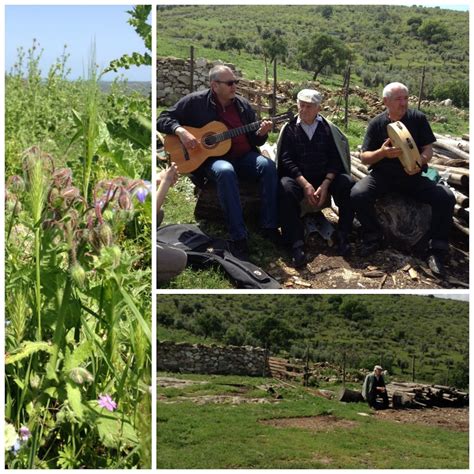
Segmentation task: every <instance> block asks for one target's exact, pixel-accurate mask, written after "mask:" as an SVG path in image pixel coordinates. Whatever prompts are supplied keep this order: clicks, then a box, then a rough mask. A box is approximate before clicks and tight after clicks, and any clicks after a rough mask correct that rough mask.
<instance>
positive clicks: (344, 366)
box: [342, 351, 346, 388]
mask: <svg viewBox="0 0 474 474" xmlns="http://www.w3.org/2000/svg"><path fill="white" fill-rule="evenodd" d="M342 386H343V388H346V351H344V352H343V353H342Z"/></svg>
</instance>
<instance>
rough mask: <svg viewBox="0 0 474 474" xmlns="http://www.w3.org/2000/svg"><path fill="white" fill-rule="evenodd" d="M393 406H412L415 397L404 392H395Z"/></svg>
mask: <svg viewBox="0 0 474 474" xmlns="http://www.w3.org/2000/svg"><path fill="white" fill-rule="evenodd" d="M392 406H393V408H410V407H412V406H413V398H412V397H411V396H410V395H407V394H406V393H403V392H393V394H392Z"/></svg>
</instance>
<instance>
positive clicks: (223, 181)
mask: <svg viewBox="0 0 474 474" xmlns="http://www.w3.org/2000/svg"><path fill="white" fill-rule="evenodd" d="M209 82H210V88H209V89H206V90H204V91H199V92H194V93H192V94H189V95H187V96H185V97H183V98H182V99H180V100H179V101H178V102H177V104H176V105H175V106H174V107H171V108H170V109H169V110H166V111H164V112H162V113H161V114H160V116H159V118H158V122H157V128H158V131H160V132H163V133H167V134H175V135H177V136H178V137H179V139H180V140H181V142H182V144H183V146H184V147H185V148H186V149H187V150H193V149H194V148H195V147H199V146H200V144H199V142H198V140H197V139H196V137H195V136H194V135H193V134H192V133H190V132H189V131H188V130H186V129H185V128H184V126H190V127H195V128H201V127H203V126H205V125H207V124H208V123H209V122H211V121H213V120H217V121H220V122H223V123H224V124H225V125H226V126H227V128H229V129H234V128H238V127H241V126H243V125H246V124H249V123H252V122H256V121H257V116H256V114H255V112H254V110H253V109H252V107H251V106H250V104H249V102H248V101H247V100H246V99H244V98H242V97H240V96H237V95H236V84H237V83H238V82H239V81H238V80H237V79H236V77H235V75H234V73H233V71H232V69H230V68H229V67H227V66H222V65H218V66H214V67H213V68H212V69H211V70H210V71H209ZM271 127H272V122H271V121H268V120H264V121H262V123H261V126H260V128H259V129H258V130H257V131H256V132H250V133H247V134H243V135H239V136H236V137H234V138H232V146H231V148H230V151H229V152H228V153H227V154H226V155H224V156H221V157H218V158H215V157H210V158H208V159H207V160H206V161H205V162H204V163H203V164H202V165H201V166H200V167H199V169H198V170H197V172H198V173H202V174H204V176H206V177H207V178H208V179H210V180H211V181H213V182H215V183H216V185H217V195H218V196H219V202H220V205H221V207H222V209H223V211H224V215H225V217H226V219H227V226H228V230H229V233H230V236H231V239H232V241H233V253H234V254H235V255H236V256H237V257H238V258H241V259H245V260H248V241H247V239H248V232H247V229H246V226H245V223H244V219H243V214H242V207H241V204H240V194H239V179H252V180H256V181H258V182H259V183H260V193H261V202H262V205H261V210H260V224H261V228H262V235H263V236H264V237H266V238H268V239H270V240H272V241H274V242H277V241H278V238H279V236H280V234H279V231H278V215H277V186H278V177H277V172H276V167H275V164H274V163H273V161H271V160H270V159H268V158H266V157H264V156H262V155H261V154H260V153H259V151H258V148H257V146H260V145H263V144H264V143H265V141H266V139H267V134H268V132H269V130H270V129H271Z"/></svg>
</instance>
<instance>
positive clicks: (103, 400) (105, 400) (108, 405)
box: [99, 394, 117, 411]
mask: <svg viewBox="0 0 474 474" xmlns="http://www.w3.org/2000/svg"><path fill="white" fill-rule="evenodd" d="M99 406H101V407H102V408H105V409H106V410H109V411H114V410H115V409H116V408H117V403H116V402H114V401H113V400H112V397H111V396H110V395H108V394H106V395H101V396H100V397H99Z"/></svg>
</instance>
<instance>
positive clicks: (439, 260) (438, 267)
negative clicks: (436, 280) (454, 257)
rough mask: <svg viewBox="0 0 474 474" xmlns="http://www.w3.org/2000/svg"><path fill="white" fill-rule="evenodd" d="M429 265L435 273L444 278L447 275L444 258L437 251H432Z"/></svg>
mask: <svg viewBox="0 0 474 474" xmlns="http://www.w3.org/2000/svg"><path fill="white" fill-rule="evenodd" d="M428 266H429V267H430V270H431V271H432V272H433V274H434V275H436V276H438V277H440V278H444V277H445V276H446V268H445V267H444V258H443V257H442V256H441V255H439V254H436V253H432V254H431V255H430V256H429V257H428Z"/></svg>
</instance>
